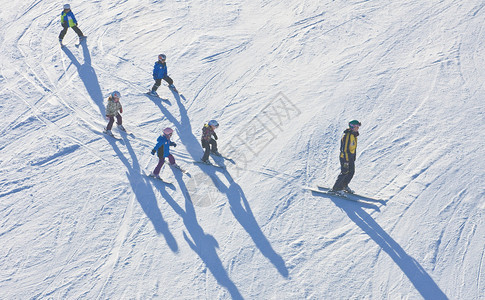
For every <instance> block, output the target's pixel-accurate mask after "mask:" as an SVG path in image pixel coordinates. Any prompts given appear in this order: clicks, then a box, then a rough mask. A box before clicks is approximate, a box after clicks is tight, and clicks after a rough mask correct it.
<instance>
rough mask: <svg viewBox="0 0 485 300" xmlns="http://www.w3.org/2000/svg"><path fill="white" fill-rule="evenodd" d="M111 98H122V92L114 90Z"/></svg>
mask: <svg viewBox="0 0 485 300" xmlns="http://www.w3.org/2000/svg"><path fill="white" fill-rule="evenodd" d="M111 98H118V99H119V98H121V94H120V92H118V91H114V92H112V93H111Z"/></svg>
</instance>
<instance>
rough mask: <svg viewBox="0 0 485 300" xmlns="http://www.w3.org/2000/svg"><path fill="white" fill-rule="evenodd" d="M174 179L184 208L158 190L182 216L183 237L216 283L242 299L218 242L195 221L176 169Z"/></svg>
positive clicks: (187, 193) (188, 196)
mask: <svg viewBox="0 0 485 300" xmlns="http://www.w3.org/2000/svg"><path fill="white" fill-rule="evenodd" d="M174 176H175V179H176V181H177V183H178V185H179V187H180V191H181V192H182V193H183V195H184V198H185V209H183V208H182V207H180V206H179V205H178V203H177V202H176V201H175V200H174V199H173V198H172V197H171V196H170V195H169V194H168V193H167V192H166V191H165V190H163V189H161V190H160V192H161V193H162V196H163V198H164V199H165V200H166V201H167V203H168V204H169V205H170V206H171V207H172V209H173V210H174V211H175V212H176V213H177V214H178V215H180V217H182V220H183V222H184V224H185V228H186V229H187V233H188V234H187V233H185V231H184V233H183V235H184V239H185V241H186V242H187V244H188V245H189V247H190V248H191V249H192V250H193V251H194V252H195V253H197V255H199V257H200V258H201V259H202V261H203V262H204V264H205V265H206V266H207V268H208V269H209V271H210V272H211V273H212V275H213V276H214V278H215V279H216V280H217V282H218V284H219V285H221V286H223V287H225V288H226V289H227V290H228V292H229V293H230V294H231V298H232V299H243V297H242V295H241V293H240V292H239V290H238V289H237V287H236V285H235V284H234V282H232V280H231V279H230V278H229V275H228V274H227V271H226V270H225V268H224V266H223V264H222V261H221V259H220V258H219V255H218V254H217V251H216V249H217V248H219V243H218V242H217V240H216V239H215V238H214V237H213V236H212V235H210V234H206V233H205V232H204V229H203V228H202V227H201V226H200V225H199V223H198V222H197V215H196V213H195V209H194V205H193V204H192V199H191V198H190V194H189V191H188V190H187V186H186V185H185V182H184V180H183V178H182V177H183V176H184V175H183V174H182V173H181V172H179V171H178V170H175V172H174Z"/></svg>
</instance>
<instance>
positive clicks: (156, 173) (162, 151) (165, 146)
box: [150, 127, 180, 179]
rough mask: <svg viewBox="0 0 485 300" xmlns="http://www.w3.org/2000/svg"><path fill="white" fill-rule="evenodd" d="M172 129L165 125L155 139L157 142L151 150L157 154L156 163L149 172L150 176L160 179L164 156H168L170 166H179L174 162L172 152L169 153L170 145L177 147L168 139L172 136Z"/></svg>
mask: <svg viewBox="0 0 485 300" xmlns="http://www.w3.org/2000/svg"><path fill="white" fill-rule="evenodd" d="M172 134H173V130H172V128H170V127H167V128H165V129H164V130H163V134H162V135H160V136H159V137H158V139H157V144H156V145H155V147H154V148H153V150H152V155H155V153H157V155H158V164H157V166H156V167H155V169H154V170H153V172H152V173H151V174H150V176H152V177H155V178H158V179H160V170H161V169H162V166H163V164H164V163H165V157H168V161H169V163H170V165H171V166H174V167H176V168H179V169H180V167H179V166H178V165H177V164H176V163H175V158H174V157H173V155H172V154H170V146H173V147H177V144H176V143H174V142H172V141H170V138H171V137H172Z"/></svg>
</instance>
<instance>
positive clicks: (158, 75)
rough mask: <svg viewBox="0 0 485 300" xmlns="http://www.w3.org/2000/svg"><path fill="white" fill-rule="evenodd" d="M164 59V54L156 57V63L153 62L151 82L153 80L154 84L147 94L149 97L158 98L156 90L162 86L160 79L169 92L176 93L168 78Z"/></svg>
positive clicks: (170, 79)
mask: <svg viewBox="0 0 485 300" xmlns="http://www.w3.org/2000/svg"><path fill="white" fill-rule="evenodd" d="M166 59H167V56H166V55H165V54H160V55H159V56H158V61H157V62H155V65H154V66H153V80H155V84H153V87H152V89H151V91H149V92H148V94H149V95H152V96H155V97H158V94H157V89H158V87H159V86H160V85H161V84H162V79H163V80H165V81H166V82H167V83H168V86H169V88H170V89H171V90H173V91H175V92H177V89H176V88H175V86H174V85H173V80H172V78H170V76H168V69H167V63H166V62H165V61H166Z"/></svg>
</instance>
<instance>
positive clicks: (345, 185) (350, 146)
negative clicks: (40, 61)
mask: <svg viewBox="0 0 485 300" xmlns="http://www.w3.org/2000/svg"><path fill="white" fill-rule="evenodd" d="M61 25H62V27H63V29H62V31H61V32H60V34H59V43H60V44H61V45H62V40H63V38H64V36H65V35H66V32H67V30H68V28H72V29H73V30H74V31H75V32H76V33H77V35H78V36H79V42H81V41H82V40H83V39H85V38H86V37H85V36H84V35H83V33H82V31H81V30H80V29H79V28H78V27H77V25H78V23H77V20H76V18H75V17H74V14H73V12H72V11H71V7H70V5H69V4H64V7H63V11H62V13H61ZM166 59H167V56H166V55H165V54H160V55H158V61H157V62H155V65H154V67H153V80H155V83H154V84H153V86H152V88H151V90H150V91H149V92H148V94H149V95H151V96H156V97H158V94H157V89H158V88H159V87H160V85H161V82H162V79H163V80H164V81H166V82H167V83H168V86H169V88H170V89H171V90H172V91H174V92H177V89H176V88H175V86H174V84H173V79H172V78H170V77H169V76H168V69H167V63H166ZM120 98H121V94H120V92H118V91H114V92H112V93H111V94H110V96H109V97H108V103H107V105H106V118H107V119H108V124H107V126H106V128H105V130H104V132H105V133H106V134H108V135H111V136H113V133H112V132H111V129H112V126H113V123H114V119H115V118H116V124H117V126H118V128H119V129H120V130H122V131H125V128H124V127H123V125H122V122H123V120H122V117H121V113H123V107H122V105H121V103H120ZM361 125H362V124H361V123H360V122H359V121H357V120H352V121H350V122H349V128H348V129H346V130H345V131H344V134H343V136H342V138H341V140H340V174H339V175H338V177H337V180H336V182H335V184H334V185H333V187H332V188H331V189H330V192H331V193H338V194H342V193H344V192H346V193H353V192H354V191H353V190H352V189H351V188H350V187H349V183H350V181H351V180H352V178H353V176H354V173H355V159H356V153H357V137H358V136H359V128H360V126H361ZM218 127H219V123H218V122H217V121H216V120H211V121H209V122H208V123H207V124H204V126H203V128H202V137H201V144H202V148H203V149H204V155H203V156H202V159H201V161H202V162H203V163H206V164H210V162H209V155H210V154H211V153H212V154H214V155H217V156H221V154H220V153H219V152H218V150H217V142H216V140H217V134H216V133H215V130H216V128H218ZM172 134H173V129H172V128H170V127H167V128H165V129H164V130H163V132H162V134H161V135H160V136H159V137H158V139H157V143H156V145H155V147H154V148H153V149H152V151H151V153H152V155H154V154H155V153H156V154H157V156H158V164H157V166H156V167H155V169H154V170H153V172H151V174H150V176H152V177H155V178H160V170H161V168H162V166H163V164H164V163H165V159H166V158H168V161H169V163H170V165H171V166H174V167H177V168H179V169H180V167H179V166H178V165H177V163H176V162H175V158H174V157H173V155H172V154H170V147H171V146H172V147H176V146H177V144H176V143H174V142H172V141H171V140H170V138H171V137H172Z"/></svg>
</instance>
